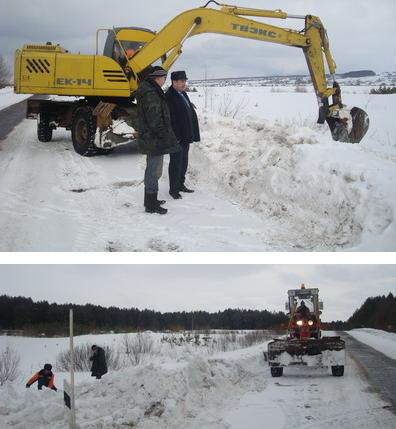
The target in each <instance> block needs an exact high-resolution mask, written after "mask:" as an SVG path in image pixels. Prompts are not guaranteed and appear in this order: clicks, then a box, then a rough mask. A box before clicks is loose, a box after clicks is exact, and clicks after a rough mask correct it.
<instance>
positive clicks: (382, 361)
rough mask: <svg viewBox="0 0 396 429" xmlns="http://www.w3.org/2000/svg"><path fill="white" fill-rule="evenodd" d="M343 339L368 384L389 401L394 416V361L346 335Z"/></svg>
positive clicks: (395, 363)
mask: <svg viewBox="0 0 396 429" xmlns="http://www.w3.org/2000/svg"><path fill="white" fill-rule="evenodd" d="M343 337H344V339H345V341H346V344H347V347H348V352H349V354H350V356H351V357H352V358H353V359H354V360H355V361H356V362H357V363H358V365H359V366H360V367H361V368H362V370H363V371H364V373H365V374H366V376H367V378H368V379H369V381H370V384H371V385H372V386H373V387H374V388H375V389H376V390H377V391H378V392H379V393H380V394H381V395H382V396H383V397H384V399H385V400H387V401H389V403H390V409H391V410H392V411H393V412H394V414H395V415H396V360H394V359H391V358H389V357H388V356H385V355H384V354H383V353H381V352H378V351H377V350H375V349H373V348H372V347H370V346H368V345H366V344H363V343H361V342H360V341H358V340H356V339H355V338H353V337H352V336H350V335H348V334H346V333H344V335H343Z"/></svg>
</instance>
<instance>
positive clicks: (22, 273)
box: [0, 265, 396, 321]
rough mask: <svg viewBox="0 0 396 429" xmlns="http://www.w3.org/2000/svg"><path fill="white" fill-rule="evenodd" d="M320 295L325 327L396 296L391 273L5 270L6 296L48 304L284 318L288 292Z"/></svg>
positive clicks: (367, 269)
mask: <svg viewBox="0 0 396 429" xmlns="http://www.w3.org/2000/svg"><path fill="white" fill-rule="evenodd" d="M301 282H304V283H305V284H306V287H317V288H319V289H320V295H321V299H322V301H323V302H324V312H323V320H325V321H330V320H339V319H341V320H345V319H347V318H348V317H349V316H351V315H352V313H353V312H354V310H356V309H357V308H358V307H360V305H361V304H362V303H363V302H364V301H365V299H366V298H367V297H369V296H376V295H383V294H385V295H387V294H388V293H389V292H392V293H394V294H395V293H396V266H391V265H0V294H7V295H11V296H19V295H20V296H25V297H32V298H33V299H34V300H47V301H49V302H57V303H68V302H72V303H75V304H85V303H87V302H89V303H93V304H99V305H103V306H106V307H108V306H112V305H114V306H117V307H127V308H129V307H137V308H139V309H144V308H149V309H154V310H158V311H162V312H164V311H183V310H185V311H192V310H207V311H210V312H214V311H218V310H223V309H226V308H246V309H258V310H262V309H267V310H271V311H279V310H281V311H283V310H284V303H285V301H286V299H287V298H286V297H287V290H288V289H295V288H298V287H299V285H300V283H301Z"/></svg>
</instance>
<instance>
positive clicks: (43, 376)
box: [26, 363, 58, 392]
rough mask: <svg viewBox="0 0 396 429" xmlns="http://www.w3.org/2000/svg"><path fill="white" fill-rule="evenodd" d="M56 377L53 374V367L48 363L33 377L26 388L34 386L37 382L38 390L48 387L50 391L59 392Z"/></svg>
mask: <svg viewBox="0 0 396 429" xmlns="http://www.w3.org/2000/svg"><path fill="white" fill-rule="evenodd" d="M54 380H55V376H54V373H53V372H52V365H51V364H50V363H46V364H45V365H44V368H43V369H41V370H40V371H38V372H36V373H35V374H33V375H32V377H31V378H30V379H29V381H28V382H27V383H26V387H27V388H29V387H30V386H31V385H32V384H34V383H35V382H36V381H37V388H38V390H42V388H43V386H45V387H48V389H52V390H55V392H56V391H57V390H58V389H57V388H56V387H55V385H54Z"/></svg>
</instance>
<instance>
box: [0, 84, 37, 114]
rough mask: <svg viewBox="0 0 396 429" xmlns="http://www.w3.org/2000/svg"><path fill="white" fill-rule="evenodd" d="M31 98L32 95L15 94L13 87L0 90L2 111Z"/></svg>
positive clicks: (0, 108)
mask: <svg viewBox="0 0 396 429" xmlns="http://www.w3.org/2000/svg"><path fill="white" fill-rule="evenodd" d="M29 97H30V94H14V88H13V87H12V86H7V87H5V88H2V89H0V110H2V109H5V108H6V107H8V106H11V105H12V104H16V103H19V102H20V101H22V100H25V99H26V98H29Z"/></svg>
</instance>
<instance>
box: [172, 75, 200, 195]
mask: <svg viewBox="0 0 396 429" xmlns="http://www.w3.org/2000/svg"><path fill="white" fill-rule="evenodd" d="M171 80H172V86H170V87H169V89H168V91H167V92H166V100H167V102H168V106H169V110H170V115H171V121H172V129H173V131H174V133H175V134H176V137H177V139H178V141H179V143H180V146H181V147H182V150H181V151H180V152H175V153H171V154H170V161H169V193H170V195H171V196H172V197H173V198H175V199H179V198H181V195H180V192H194V191H193V190H192V189H188V188H187V187H186V186H185V184H184V182H185V180H186V172H187V168H188V152H189V149H190V143H192V142H198V141H199V140H200V135H199V125H198V118H197V114H196V113H195V107H194V105H193V104H192V103H191V101H190V99H189V98H188V95H187V94H186V92H185V89H186V83H187V76H186V72H185V71H175V72H172V74H171Z"/></svg>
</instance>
